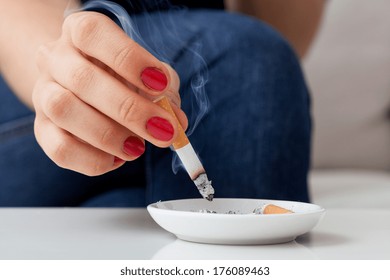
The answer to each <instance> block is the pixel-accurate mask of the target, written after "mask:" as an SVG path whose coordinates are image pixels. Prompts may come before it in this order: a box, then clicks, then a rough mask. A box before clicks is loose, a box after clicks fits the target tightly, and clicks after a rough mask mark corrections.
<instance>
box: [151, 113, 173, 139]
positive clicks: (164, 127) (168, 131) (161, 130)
mask: <svg viewBox="0 0 390 280" xmlns="http://www.w3.org/2000/svg"><path fill="white" fill-rule="evenodd" d="M146 130H147V131H148V132H149V134H150V135H152V136H153V137H154V138H156V139H158V140H161V141H169V140H171V139H172V137H173V134H174V132H175V131H174V129H173V126H172V125H171V123H170V122H169V121H167V120H166V119H163V118H160V117H152V118H150V119H149V120H148V122H147V123H146Z"/></svg>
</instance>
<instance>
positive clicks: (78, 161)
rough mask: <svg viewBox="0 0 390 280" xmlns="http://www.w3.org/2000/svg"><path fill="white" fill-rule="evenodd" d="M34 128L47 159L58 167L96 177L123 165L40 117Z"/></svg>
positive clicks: (121, 162)
mask: <svg viewBox="0 0 390 280" xmlns="http://www.w3.org/2000/svg"><path fill="white" fill-rule="evenodd" d="M34 128H35V135H36V138H37V141H38V143H39V144H40V146H41V147H42V149H43V150H44V152H45V153H46V154H47V155H48V156H49V158H50V159H51V160H53V161H54V162H55V163H56V164H57V165H58V166H60V167H63V168H66V169H70V170H74V171H77V172H80V173H83V174H86V175H89V176H96V175H101V174H104V173H106V172H109V171H111V170H114V169H116V168H118V167H119V166H121V165H122V164H123V163H124V161H121V160H118V159H117V158H115V157H114V156H112V155H110V154H107V153H105V152H103V151H101V150H99V149H97V148H95V147H92V146H91V145H88V144H86V143H84V142H81V141H78V140H77V139H76V138H74V137H73V136H71V135H70V134H69V133H67V132H66V131H64V130H62V129H60V128H59V127H58V126H56V125H55V124H53V123H52V122H51V121H50V120H49V119H46V118H43V117H42V115H41V116H38V115H37V118H36V120H35V126H34Z"/></svg>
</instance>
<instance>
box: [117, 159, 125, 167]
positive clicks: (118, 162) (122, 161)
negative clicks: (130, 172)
mask: <svg viewBox="0 0 390 280" xmlns="http://www.w3.org/2000/svg"><path fill="white" fill-rule="evenodd" d="M124 162H125V160H123V159H121V158H118V157H114V166H117V165H121V164H122V163H124Z"/></svg>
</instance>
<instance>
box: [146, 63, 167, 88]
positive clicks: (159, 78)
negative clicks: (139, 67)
mask: <svg viewBox="0 0 390 280" xmlns="http://www.w3.org/2000/svg"><path fill="white" fill-rule="evenodd" d="M141 80H142V82H143V83H144V85H145V86H146V87H148V88H150V89H153V90H158V91H162V90H164V89H165V88H166V87H167V85H168V79H167V76H165V74H164V73H163V72H162V71H161V70H159V69H157V68H153V67H148V68H145V69H144V70H143V71H142V73H141Z"/></svg>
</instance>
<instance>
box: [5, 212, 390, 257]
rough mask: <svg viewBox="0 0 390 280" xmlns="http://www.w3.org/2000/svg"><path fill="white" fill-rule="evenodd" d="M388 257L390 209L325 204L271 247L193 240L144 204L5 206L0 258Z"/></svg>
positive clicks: (389, 255) (389, 246)
mask: <svg viewBox="0 0 390 280" xmlns="http://www.w3.org/2000/svg"><path fill="white" fill-rule="evenodd" d="M204 258H206V259H303V260H307V259H336V260H338V259H375V260H376V259H386V260H389V259H390V210H389V209H358V208H354V209H353V208H334V209H328V210H327V213H326V215H325V217H324V219H323V220H322V221H321V223H320V224H319V225H317V227H315V228H314V229H313V230H312V231H311V232H310V233H309V234H306V235H304V236H301V237H299V238H298V239H297V240H296V241H293V242H289V243H284V244H278V245H266V246H224V245H206V244H197V243H190V242H185V241H181V240H178V239H176V237H175V236H173V235H172V234H170V233H168V232H166V231H164V230H163V229H161V228H160V227H159V226H158V225H157V224H156V223H155V222H154V221H153V220H152V219H151V218H150V216H149V214H148V213H147V211H146V210H145V209H104V208H88V209H80V208H0V259H12V260H14V259H27V260H28V259H38V260H39V259H56V260H61V259H78V260H82V259H92V260H94V259H139V260H144V259H204Z"/></svg>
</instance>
